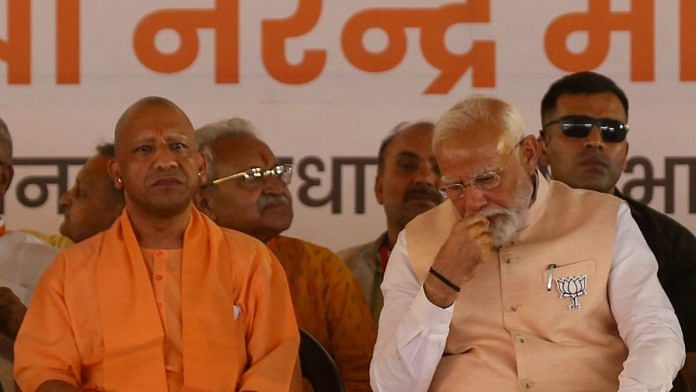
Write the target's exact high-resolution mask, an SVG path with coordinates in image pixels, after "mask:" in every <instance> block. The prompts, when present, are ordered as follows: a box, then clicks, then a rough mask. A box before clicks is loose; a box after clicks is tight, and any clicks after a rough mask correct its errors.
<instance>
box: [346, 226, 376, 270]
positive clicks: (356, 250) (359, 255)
mask: <svg viewBox="0 0 696 392" xmlns="http://www.w3.org/2000/svg"><path fill="white" fill-rule="evenodd" d="M385 235H386V233H385V234H383V235H381V236H379V238H377V240H375V241H370V242H366V243H364V244H360V245H355V246H351V247H350V248H346V249H343V250H341V251H339V252H337V253H336V255H338V257H339V258H340V259H341V260H343V262H344V263H345V264H346V265H347V266H348V268H350V269H351V270H355V268H356V267H357V266H358V265H359V264H361V263H365V262H368V263H369V262H370V261H371V260H373V259H375V258H376V257H377V252H379V247H380V245H381V244H382V242H383V241H384V236H385Z"/></svg>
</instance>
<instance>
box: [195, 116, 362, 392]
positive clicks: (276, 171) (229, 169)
mask: <svg viewBox="0 0 696 392" xmlns="http://www.w3.org/2000/svg"><path fill="white" fill-rule="evenodd" d="M196 136H197V138H198V140H199V144H200V148H201V150H202V151H204V153H205V156H206V159H207V160H208V165H207V167H208V175H209V176H210V178H211V179H213V181H211V182H210V183H208V186H205V187H204V189H202V190H201V192H199V194H198V196H197V197H196V205H197V206H198V207H199V208H200V209H201V211H203V212H204V213H205V214H207V215H208V216H209V217H211V218H212V219H213V220H215V222H217V223H218V224H219V225H220V226H223V227H229V228H231V229H235V230H239V231H242V232H245V233H247V234H249V235H253V236H254V237H256V238H258V239H259V240H261V241H263V242H265V243H266V245H268V247H269V248H270V249H271V250H272V251H273V253H274V254H275V255H276V257H278V261H280V263H281V265H282V266H283V269H284V270H285V273H286V275H287V277H288V282H289V285H290V294H291V296H292V303H293V305H294V309H295V314H296V315H297V322H298V324H299V325H300V327H301V328H303V329H304V330H305V331H307V332H308V333H309V334H310V335H312V336H314V337H315V338H316V339H317V340H318V341H319V342H320V343H321V344H322V346H324V348H326V350H327V351H328V352H329V354H331V356H332V357H333V359H334V360H335V361H336V365H337V366H338V369H339V372H340V374H341V378H342V380H343V382H344V384H345V390H346V391H347V392H356V391H369V390H370V385H369V375H368V369H369V366H370V358H372V347H373V346H374V342H375V337H376V336H375V335H376V332H375V326H374V323H373V322H372V317H371V315H370V310H369V308H368V306H367V303H366V302H365V299H364V298H363V295H362V292H361V290H360V286H359V285H358V282H357V280H356V279H355V278H354V277H353V275H352V274H351V272H350V270H349V269H348V267H347V266H346V265H345V264H344V263H343V262H342V261H341V260H340V259H339V258H338V256H336V254H334V253H333V252H332V251H330V250H329V249H326V248H324V247H322V246H318V245H315V244H312V243H310V242H308V241H303V240H300V239H297V238H291V237H286V236H282V235H280V234H281V233H282V232H283V231H285V230H287V229H288V228H289V227H290V223H291V222H292V217H293V211H292V199H291V196H290V191H289V190H288V182H290V175H291V173H292V172H291V168H290V167H289V166H287V165H281V164H280V163H279V162H278V159H277V158H276V156H275V155H274V154H273V152H272V151H271V149H270V148H268V146H267V145H266V144H265V143H264V142H263V141H261V140H259V139H258V138H257V137H256V136H255V135H254V133H253V126H252V125H251V124H250V123H249V122H248V121H246V120H243V119H240V118H233V119H229V120H227V121H221V122H219V123H216V124H210V125H208V126H205V127H203V128H201V129H198V130H197V131H196Z"/></svg>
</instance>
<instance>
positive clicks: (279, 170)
mask: <svg viewBox="0 0 696 392" xmlns="http://www.w3.org/2000/svg"><path fill="white" fill-rule="evenodd" d="M269 177H278V178H279V179H280V180H281V181H283V182H284V183H285V184H290V181H291V180H292V166H290V165H276V166H273V167H272V168H270V169H262V168H260V167H252V168H251V169H249V170H245V171H243V172H239V173H235V174H232V175H229V176H226V177H221V178H218V179H217V180H213V181H208V182H207V183H205V184H203V185H201V188H207V187H210V186H213V185H218V184H220V183H222V182H225V181H230V180H235V179H239V185H241V186H242V187H244V188H247V189H253V188H256V187H258V186H259V185H261V184H263V183H265V181H266V179H268V178H269Z"/></svg>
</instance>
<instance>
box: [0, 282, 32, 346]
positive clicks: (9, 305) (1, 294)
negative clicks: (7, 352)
mask: <svg viewBox="0 0 696 392" xmlns="http://www.w3.org/2000/svg"><path fill="white" fill-rule="evenodd" d="M26 311H27V308H26V307H25V306H24V304H22V301H20V300H19V298H17V296H16V295H15V294H14V293H13V292H12V290H10V289H8V288H7V287H0V334H2V335H5V336H7V337H9V338H10V339H12V340H14V339H15V337H17V332H19V326H20V325H21V324H22V320H23V319H24V314H25V313H26Z"/></svg>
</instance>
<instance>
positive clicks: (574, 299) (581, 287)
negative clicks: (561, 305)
mask: <svg viewBox="0 0 696 392" xmlns="http://www.w3.org/2000/svg"><path fill="white" fill-rule="evenodd" d="M556 286H558V292H559V293H561V297H563V298H570V305H568V309H571V310H575V309H580V304H579V303H578V297H580V296H583V295H585V294H587V292H586V291H585V288H586V287H587V275H583V276H568V277H565V278H561V279H556Z"/></svg>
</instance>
